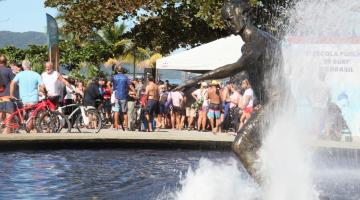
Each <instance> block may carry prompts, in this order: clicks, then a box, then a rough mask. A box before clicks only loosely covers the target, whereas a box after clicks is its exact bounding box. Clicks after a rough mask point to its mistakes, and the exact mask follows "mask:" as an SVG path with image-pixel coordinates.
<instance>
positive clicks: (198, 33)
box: [45, 0, 296, 54]
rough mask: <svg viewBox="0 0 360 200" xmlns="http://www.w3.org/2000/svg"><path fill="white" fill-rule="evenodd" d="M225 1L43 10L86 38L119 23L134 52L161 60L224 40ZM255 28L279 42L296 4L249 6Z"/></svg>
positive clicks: (86, 0)
mask: <svg viewBox="0 0 360 200" xmlns="http://www.w3.org/2000/svg"><path fill="white" fill-rule="evenodd" d="M224 1H225V0H151V1H150V0H145V1H144V0H142V1H140V0H131V1H130V0H125V1H116V0H77V1H64V0H46V1H45V5H46V6H48V7H53V8H56V9H58V10H59V11H60V12H62V13H64V26H63V28H64V30H65V31H66V32H78V33H79V34H80V35H82V36H89V35H91V34H93V33H94V32H95V33H96V32H97V31H99V30H101V29H102V28H103V27H106V26H109V25H111V24H113V23H114V22H116V21H118V20H119V19H121V18H122V19H131V20H133V21H134V22H135V23H136V25H135V27H134V28H133V29H132V30H131V31H130V32H129V33H128V34H127V35H126V36H127V37H128V38H129V39H131V40H132V41H133V42H134V43H136V44H137V46H139V47H142V48H149V49H155V48H157V49H158V51H159V52H160V53H162V54H166V53H169V52H171V51H172V50H174V49H176V48H179V47H184V46H196V45H199V44H201V43H204V42H209V41H212V40H214V39H216V38H219V37H223V36H224V35H227V32H226V31H224V29H223V23H222V22H221V15H220V9H221V6H222V5H223V3H224ZM248 1H249V4H250V5H251V6H252V8H253V10H252V13H253V16H252V18H253V20H254V23H255V24H256V25H257V26H258V27H259V28H261V29H263V30H265V31H268V32H271V33H273V34H274V35H276V36H278V37H281V36H282V33H283V30H284V29H285V28H286V24H287V23H286V19H287V17H288V16H287V10H288V8H289V7H291V6H292V5H293V4H294V2H296V0H248Z"/></svg>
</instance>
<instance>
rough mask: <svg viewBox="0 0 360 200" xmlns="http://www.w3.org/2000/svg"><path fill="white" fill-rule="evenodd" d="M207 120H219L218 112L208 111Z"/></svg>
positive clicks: (219, 114)
mask: <svg viewBox="0 0 360 200" xmlns="http://www.w3.org/2000/svg"><path fill="white" fill-rule="evenodd" d="M207 116H208V118H211V119H213V118H215V119H219V118H220V116H221V113H220V110H213V109H209V111H208V113H207Z"/></svg>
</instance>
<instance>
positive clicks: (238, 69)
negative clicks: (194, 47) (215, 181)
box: [177, 0, 283, 181]
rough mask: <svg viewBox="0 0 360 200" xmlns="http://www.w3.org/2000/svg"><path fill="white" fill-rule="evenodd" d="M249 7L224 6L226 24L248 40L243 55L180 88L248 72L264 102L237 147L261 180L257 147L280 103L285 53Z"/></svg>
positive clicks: (235, 0) (238, 2)
mask: <svg viewBox="0 0 360 200" xmlns="http://www.w3.org/2000/svg"><path fill="white" fill-rule="evenodd" d="M249 11H250V6H249V5H248V4H247V3H246V2H244V1H243V0H230V1H228V2H226V3H225V4H224V5H223V7H222V18H223V20H224V22H225V24H226V26H227V27H228V28H229V29H230V30H231V32H232V33H233V34H238V35H240V36H241V38H242V40H243V41H244V43H245V44H244V46H243V47H242V56H241V57H240V59H239V60H238V61H237V62H235V63H232V64H228V65H225V66H223V67H220V68H218V69H216V70H213V71H210V72H208V73H205V74H202V75H200V76H197V77H195V78H193V79H190V80H188V81H186V82H185V83H184V84H182V85H180V86H178V87H177V89H184V88H188V87H190V86H192V85H195V84H196V83H198V82H199V81H203V80H210V79H220V78H226V77H230V76H234V75H235V74H239V73H242V72H244V71H245V72H247V74H248V76H249V77H248V78H249V81H250V83H251V85H252V86H253V88H254V91H255V94H256V96H257V98H258V100H259V101H260V102H261V104H263V105H264V106H262V109H261V110H260V111H259V112H258V113H257V114H256V115H253V117H252V118H250V119H249V120H248V121H247V122H246V124H245V125H244V126H243V128H242V129H241V130H240V131H239V132H238V135H237V136H236V138H235V141H234V143H233V150H234V152H235V153H236V155H237V156H238V157H239V159H240V160H241V162H242V163H243V165H244V167H245V168H246V170H247V171H248V172H249V174H250V175H252V176H253V177H254V178H255V179H256V180H258V181H260V177H259V176H257V175H256V166H255V162H256V160H257V150H258V149H259V147H260V146H261V138H262V136H261V132H262V131H261V129H262V128H264V127H265V126H266V125H265V126H264V124H266V122H264V120H265V119H266V118H265V114H266V113H268V112H273V110H272V108H273V106H274V105H278V103H279V100H280V98H279V97H281V95H280V91H282V90H281V88H280V86H283V84H281V81H279V80H282V76H281V74H282V73H281V64H282V63H281V62H282V54H281V48H280V45H279V42H278V41H277V40H276V39H275V38H274V37H273V36H271V35H270V34H269V33H267V32H264V31H262V30H260V29H258V28H257V27H255V26H254V25H253V24H252V23H251V22H250V19H249V18H250V13H249ZM274 80H276V81H274ZM270 109H271V110H270Z"/></svg>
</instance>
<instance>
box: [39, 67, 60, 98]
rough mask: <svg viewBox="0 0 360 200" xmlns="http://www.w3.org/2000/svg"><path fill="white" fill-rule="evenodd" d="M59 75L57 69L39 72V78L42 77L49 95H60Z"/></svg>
mask: <svg viewBox="0 0 360 200" xmlns="http://www.w3.org/2000/svg"><path fill="white" fill-rule="evenodd" d="M59 76H60V74H59V72H57V71H52V72H51V73H50V74H49V73H47V72H43V73H42V74H41V78H42V79H43V82H44V85H45V88H46V90H47V92H48V95H49V96H60V94H61V91H60V87H59V82H58V81H59Z"/></svg>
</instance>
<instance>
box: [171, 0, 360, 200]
mask: <svg viewBox="0 0 360 200" xmlns="http://www.w3.org/2000/svg"><path fill="white" fill-rule="evenodd" d="M223 11H225V12H224V13H225V19H226V16H227V19H232V20H234V19H241V15H240V16H239V15H236V14H239V13H241V14H242V15H244V14H245V15H246V11H247V9H246V5H245V4H244V2H242V1H239V0H234V1H231V2H230V3H229V2H228V3H226V4H225V5H224V7H223ZM224 13H223V15H224ZM229 13H230V14H231V15H226V14H229ZM234 14H235V17H234ZM288 14H289V15H290V16H291V17H290V26H289V29H288V30H287V35H286V37H285V38H284V40H283V41H282V42H281V45H282V52H283V58H284V64H283V65H282V66H283V67H274V66H276V65H277V64H278V63H279V61H281V59H280V60H279V57H281V54H279V51H278V49H277V48H276V41H274V40H272V37H271V36H269V35H268V34H267V33H264V32H262V31H259V30H258V29H250V31H245V33H247V34H253V35H256V36H259V34H256V33H261V34H260V35H261V36H264V37H262V38H265V40H266V41H269V42H268V43H262V44H263V45H264V47H263V49H267V48H268V47H269V46H268V44H272V45H271V46H272V47H274V49H273V50H274V51H273V52H271V53H272V54H271V55H275V54H276V55H278V57H277V59H276V60H275V62H270V63H271V64H270V65H264V66H262V67H263V68H260V69H261V70H260V72H261V73H260V75H259V76H257V81H262V82H261V83H262V84H263V86H259V84H258V85H257V87H256V89H257V90H258V91H264V90H265V92H266V96H265V98H264V99H263V100H264V101H265V102H266V105H265V106H264V109H263V110H262V111H260V112H259V113H258V114H257V116H256V117H254V118H253V119H251V120H250V121H249V123H248V124H247V126H245V128H243V129H242V130H241V131H240V134H239V135H238V136H237V137H236V139H235V141H234V144H233V148H234V152H235V153H236V154H237V156H238V157H239V159H240V161H241V162H242V164H243V166H244V167H245V168H246V171H247V172H248V173H249V174H250V175H251V176H252V177H254V178H255V180H256V182H257V183H259V184H260V185H261V188H260V189H259V188H258V190H257V193H258V194H260V195H261V199H270V200H288V199H292V200H316V199H359V198H360V195H359V194H357V192H356V191H357V190H358V189H359V187H358V186H357V185H358V183H359V182H360V176H359V175H358V174H359V173H358V172H359V167H360V165H359V159H358V155H357V154H358V153H357V152H355V153H354V152H352V153H349V154H348V155H347V156H350V157H351V158H348V159H346V158H344V155H343V154H339V155H336V156H334V154H332V155H329V152H328V151H326V153H325V154H320V153H318V151H316V149H315V148H314V147H313V146H312V144H314V143H316V141H317V140H318V138H328V139H329V138H330V139H336V140H341V139H342V140H345V141H351V140H352V136H351V135H352V134H360V127H359V126H360V125H359V119H360V108H359V107H360V106H359V104H358V103H357V105H356V103H355V101H357V102H359V100H360V95H359V93H358V92H355V91H358V90H359V88H356V87H359V85H360V81H359V79H358V77H359V75H360V74H359V72H360V71H359V67H358V66H357V65H358V63H359V57H360V53H359V52H360V51H359V50H360V45H358V44H359V41H360V39H359V38H357V37H356V36H357V35H359V34H360V29H356V28H357V27H358V24H359V22H360V3H359V2H357V1H356V0H331V1H325V0H319V1H312V0H302V1H298V2H297V4H296V5H295V7H294V9H293V10H290V11H289V13H288ZM229 16H231V17H229ZM239 17H240V18H239ZM244 24H245V27H249V26H250V24H249V22H248V21H245V20H244V21H241V22H238V23H236V22H233V21H232V25H231V26H230V27H232V28H233V29H234V30H242V31H244V30H247V29H246V28H243V29H242V28H240V29H239V26H240V27H241V26H243V25H244ZM243 33H244V32H243ZM240 35H241V36H242V37H243V40H244V41H245V43H246V44H245V51H244V54H243V56H242V57H241V58H240V59H239V61H238V62H237V63H234V64H230V65H228V66H224V67H223V68H220V69H219V70H215V71H213V72H210V73H208V74H205V75H202V76H200V77H198V78H195V79H193V80H191V81H189V82H187V83H185V84H183V85H181V86H180V88H181V87H186V86H187V85H191V84H193V83H194V82H196V81H199V80H206V79H213V78H218V77H223V76H224V75H225V74H226V75H227V74H228V73H229V72H230V73H234V71H236V72H239V71H242V70H251V69H253V68H252V67H254V66H256V64H259V62H261V61H263V62H265V63H266V64H269V62H267V61H269V60H266V56H265V59H262V60H258V59H259V58H260V57H256V58H257V59H255V60H253V62H251V63H249V66H248V67H247V68H245V67H242V65H241V64H244V63H241V62H243V61H244V59H245V58H246V56H247V55H248V53H249V52H250V53H254V52H253V51H252V50H258V49H257V46H256V45H254V43H253V42H251V41H250V42H249V41H247V39H248V38H249V37H246V34H240ZM256 36H255V38H256V39H259V38H258V37H256ZM251 38H252V39H254V37H251ZM258 41H259V40H258ZM260 41H261V40H260ZM255 44H256V43H255ZM249 47H250V51H246V50H249V49H248V48H249ZM263 49H261V50H259V51H260V54H262V53H267V52H268V51H265V52H264V51H263ZM244 55H245V58H244ZM263 55H266V54H263ZM267 55H269V54H267ZM263 58H264V57H263ZM270 61H273V60H270ZM239 63H240V64H239ZM254 63H256V64H254ZM234 66H236V67H237V68H236V67H234ZM269 66H270V67H269ZM235 68H236V69H235ZM254 68H256V67H254ZM257 69H259V68H257ZM267 69H275V71H274V70H273V71H267ZM249 74H250V75H251V73H249ZM279 77H280V78H279ZM281 77H283V78H281ZM330 153H331V152H330ZM338 156H340V158H339V157H338ZM345 156H346V155H345ZM346 160H352V161H350V162H347V161H346ZM354 160H355V161H354ZM343 161H346V162H345V163H342V164H341V165H339V162H343ZM334 163H335V164H334ZM329 166H331V167H329ZM198 170H200V171H201V170H202V169H198ZM209 170H210V171H211V169H209ZM196 173H197V171H195V172H192V176H191V178H194V177H196ZM194 174H195V175H194ZM209 174H211V173H209ZM339 175H340V177H337V176H339ZM228 178H232V177H228ZM190 182H191V180H190V181H189V180H188V181H185V183H184V184H185V185H184V187H186V186H187V184H189V183H190ZM250 182H251V181H250ZM206 184H208V182H207V183H206ZM248 185H249V182H246V184H244V185H243V186H245V187H248ZM342 186H347V187H349V189H345V188H342ZM240 187H241V186H239V190H241V189H240ZM228 192H230V193H231V192H232V191H228ZM179 194H182V193H181V192H180V193H179ZM349 194H351V195H349ZM180 196H181V195H178V197H180ZM323 196H326V198H324V197H323ZM257 198H258V196H257V195H254V196H251V197H249V196H247V198H245V199H257ZM207 199H214V198H212V197H210V198H207ZM226 199H237V198H236V197H229V198H226Z"/></svg>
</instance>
